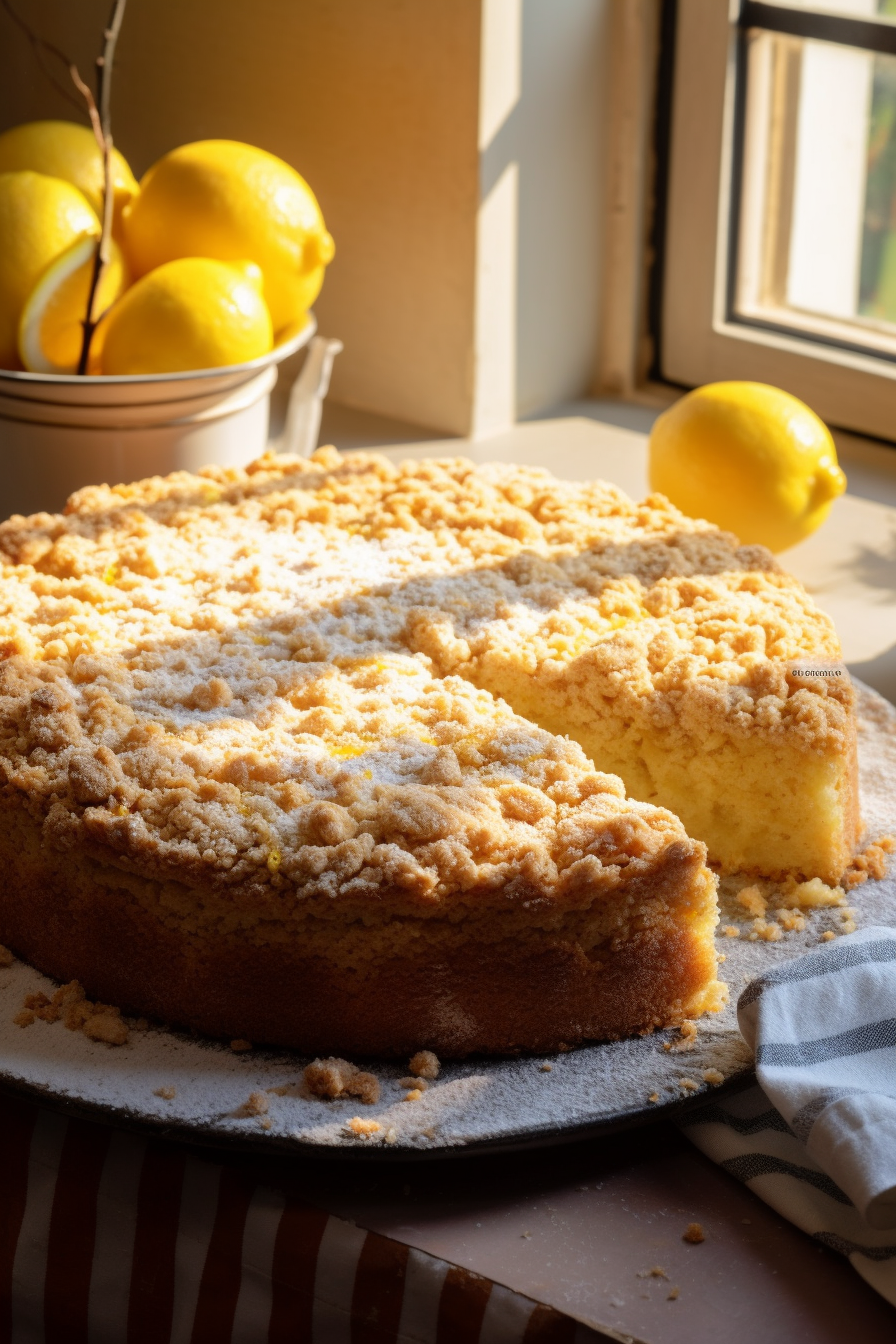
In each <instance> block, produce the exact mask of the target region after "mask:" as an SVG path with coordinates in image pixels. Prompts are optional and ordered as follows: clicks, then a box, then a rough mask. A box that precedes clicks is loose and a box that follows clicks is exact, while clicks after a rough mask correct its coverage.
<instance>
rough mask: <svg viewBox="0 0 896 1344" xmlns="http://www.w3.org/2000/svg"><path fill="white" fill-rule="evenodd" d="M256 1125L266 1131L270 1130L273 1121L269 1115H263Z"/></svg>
mask: <svg viewBox="0 0 896 1344" xmlns="http://www.w3.org/2000/svg"><path fill="white" fill-rule="evenodd" d="M258 1123H259V1124H260V1125H261V1127H262V1129H265V1130H267V1129H270V1128H271V1125H272V1124H273V1121H272V1120H271V1117H270V1116H269V1115H263V1116H262V1117H261V1119H260V1120H259V1122H258Z"/></svg>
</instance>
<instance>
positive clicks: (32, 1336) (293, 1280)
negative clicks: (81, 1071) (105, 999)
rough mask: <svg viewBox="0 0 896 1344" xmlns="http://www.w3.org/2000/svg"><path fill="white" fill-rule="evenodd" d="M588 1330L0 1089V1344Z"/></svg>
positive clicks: (531, 1342) (215, 1172)
mask: <svg viewBox="0 0 896 1344" xmlns="http://www.w3.org/2000/svg"><path fill="white" fill-rule="evenodd" d="M615 1337H616V1336H614V1338H615ZM604 1338H606V1336H604V1335H603V1334H601V1333H600V1332H595V1331H593V1330H591V1329H589V1328H588V1327H587V1326H584V1325H580V1324H579V1323H577V1322H576V1321H574V1320H572V1319H570V1317H568V1316H566V1315H563V1314H562V1313H561V1312H559V1311H556V1310H554V1308H553V1307H550V1306H546V1305H544V1304H542V1303H539V1302H536V1301H533V1299H532V1298H529V1297H525V1296H523V1295H522V1294H520V1293H517V1292H514V1291H512V1290H511V1289H510V1288H506V1287H504V1286H503V1285H501V1284H498V1283H493V1282H492V1281H491V1280H490V1279H488V1278H484V1277H482V1276H481V1275H479V1274H474V1273H471V1272H470V1271H469V1270H467V1269H464V1268H462V1267H460V1266H458V1265H452V1264H449V1263H447V1262H446V1261H445V1260H442V1259H439V1258H438V1257H437V1256H434V1255H429V1254H427V1253H426V1252H424V1251H420V1250H416V1249H414V1248H413V1247H409V1246H407V1245H404V1244H403V1243H402V1242H399V1241H394V1240H392V1239H391V1238H389V1237H385V1236H381V1235H379V1234H378V1233H376V1232H368V1231H365V1229H364V1228H361V1227H356V1226H355V1224H354V1223H351V1222H348V1221H347V1220H346V1219H344V1218H337V1217H335V1216H334V1215H332V1214H329V1213H327V1212H326V1211H325V1210H323V1209H320V1208H316V1207H313V1206H312V1205H310V1204H308V1203H306V1202H305V1201H304V1200H303V1199H302V1198H301V1194H300V1192H297V1191H294V1190H291V1189H276V1188H271V1187H270V1186H268V1185H266V1184H264V1183H263V1182H259V1181H257V1180H256V1179H255V1178H254V1176H253V1175H252V1172H251V1169H246V1168H245V1167H243V1166H241V1165H240V1164H238V1163H232V1164H231V1163H224V1164H221V1163H217V1162H211V1161H205V1160H204V1159H202V1158H198V1157H195V1156H193V1155H192V1154H191V1153H189V1152H187V1151H185V1150H184V1149H181V1148H178V1147H177V1146H176V1145H173V1144H167V1143H161V1142H158V1143H157V1142H154V1141H147V1140H145V1139H143V1138H141V1137H139V1136H137V1135H135V1134H129V1133H127V1132H124V1131H121V1130H116V1129H112V1128H110V1127H108V1126H105V1125H95V1124H91V1123H88V1122H87V1121H82V1120H70V1119H66V1118H65V1117H64V1116H62V1115H59V1114H57V1113H55V1112H53V1111H50V1110H44V1109H42V1108H39V1107H37V1106H34V1105H31V1104H29V1103H23V1102H20V1101H15V1100H12V1099H9V1098H0V1344H73V1342H74V1341H76V1342H78V1344H262V1342H263V1341H267V1342H268V1344H591V1341H593V1342H594V1344H597V1342H598V1340H600V1339H604Z"/></svg>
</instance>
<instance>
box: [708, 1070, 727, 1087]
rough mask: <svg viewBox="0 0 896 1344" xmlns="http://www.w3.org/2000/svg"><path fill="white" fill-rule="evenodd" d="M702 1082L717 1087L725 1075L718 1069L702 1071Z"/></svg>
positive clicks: (722, 1081)
mask: <svg viewBox="0 0 896 1344" xmlns="http://www.w3.org/2000/svg"><path fill="white" fill-rule="evenodd" d="M703 1081H704V1083H709V1084H710V1085H711V1086H712V1087H718V1086H719V1084H720V1083H724V1081H725V1075H724V1073H721V1072H720V1070H719V1069H704V1070H703Z"/></svg>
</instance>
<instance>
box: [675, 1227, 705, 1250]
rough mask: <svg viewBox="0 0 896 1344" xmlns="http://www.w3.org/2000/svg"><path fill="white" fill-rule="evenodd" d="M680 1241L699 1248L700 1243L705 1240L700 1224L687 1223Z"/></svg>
mask: <svg viewBox="0 0 896 1344" xmlns="http://www.w3.org/2000/svg"><path fill="white" fill-rule="evenodd" d="M681 1239H682V1241H688V1242H690V1244H691V1245H692V1246H699V1245H700V1243H701V1241H705V1240H706V1233H705V1232H704V1231H703V1227H702V1225H701V1224H700V1223H688V1225H687V1227H686V1228H685V1230H684V1232H682V1234H681Z"/></svg>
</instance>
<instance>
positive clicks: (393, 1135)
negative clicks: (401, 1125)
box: [383, 1125, 398, 1144]
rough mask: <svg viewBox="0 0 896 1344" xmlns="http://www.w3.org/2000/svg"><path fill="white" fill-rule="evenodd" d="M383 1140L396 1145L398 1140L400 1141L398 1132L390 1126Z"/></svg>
mask: <svg viewBox="0 0 896 1344" xmlns="http://www.w3.org/2000/svg"><path fill="white" fill-rule="evenodd" d="M383 1139H384V1140H385V1142H386V1143H389V1144H392V1143H395V1142H396V1140H397V1139H398V1130H397V1129H396V1128H395V1126H394V1125H390V1126H389V1128H388V1129H387V1130H386V1132H385V1134H384V1135H383Z"/></svg>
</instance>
